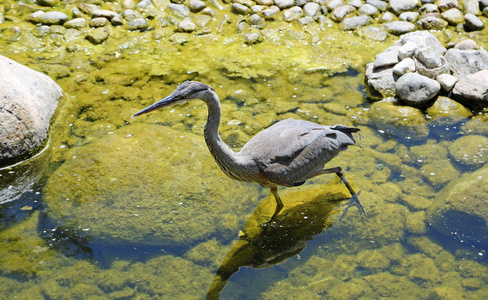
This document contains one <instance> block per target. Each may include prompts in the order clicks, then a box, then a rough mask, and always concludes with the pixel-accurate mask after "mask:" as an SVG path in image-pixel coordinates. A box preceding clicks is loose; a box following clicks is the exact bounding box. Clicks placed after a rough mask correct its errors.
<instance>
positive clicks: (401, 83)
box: [395, 73, 441, 108]
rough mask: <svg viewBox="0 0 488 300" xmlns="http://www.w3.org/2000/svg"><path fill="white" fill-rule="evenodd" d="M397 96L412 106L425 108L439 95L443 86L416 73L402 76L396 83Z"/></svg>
mask: <svg viewBox="0 0 488 300" xmlns="http://www.w3.org/2000/svg"><path fill="white" fill-rule="evenodd" d="M395 89H396V93H397V96H398V97H399V98H400V99H402V100H403V101H404V102H405V103H407V104H408V105H410V106H413V107H417V108H423V107H427V106H428V104H430V100H431V99H432V98H434V97H435V95H437V93H439V91H440V90H441V85H440V84H439V83H438V82H437V81H435V80H433V79H430V78H428V77H425V76H422V75H420V74H416V73H407V74H404V75H402V76H401V77H400V78H399V79H398V80H397V82H396V83H395Z"/></svg>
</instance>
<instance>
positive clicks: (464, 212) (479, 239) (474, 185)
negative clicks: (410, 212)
mask: <svg viewBox="0 0 488 300" xmlns="http://www.w3.org/2000/svg"><path fill="white" fill-rule="evenodd" d="M427 215H428V216H429V218H430V220H429V222H430V223H431V224H432V227H433V228H435V229H436V230H437V231H438V232H440V233H442V234H443V235H445V236H447V237H451V238H453V239H456V240H459V241H462V242H463V243H474V244H481V245H484V246H486V245H488V231H487V230H486V226H487V222H488V168H487V167H484V168H482V169H480V170H478V171H475V172H473V173H467V174H464V175H463V176H462V177H461V178H459V179H458V180H455V181H454V182H451V183H450V184H448V185H447V186H446V187H445V188H444V189H443V190H442V191H441V192H440V193H439V194H438V195H437V197H436V198H435V200H434V202H433V204H432V206H431V207H430V208H429V209H428V211H427ZM469 245H471V244H469Z"/></svg>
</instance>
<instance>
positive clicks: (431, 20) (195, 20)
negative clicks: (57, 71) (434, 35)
mask: <svg viewBox="0 0 488 300" xmlns="http://www.w3.org/2000/svg"><path fill="white" fill-rule="evenodd" d="M56 3H57V1H38V4H40V5H45V6H54V5H56ZM155 3H156V4H155ZM487 5H488V0H482V1H478V0H463V2H462V3H459V1H458V0H439V1H437V2H435V1H434V0H391V1H389V2H387V1H382V0H254V1H253V0H224V2H223V3H222V2H219V1H217V0H210V1H205V2H204V1H201V0H171V3H169V4H167V3H166V4H161V3H157V2H155V1H153V2H151V1H147V0H142V1H139V2H138V3H137V4H136V3H134V2H133V1H123V3H122V5H121V6H114V7H116V8H115V9H114V10H107V9H102V8H100V7H99V6H97V5H94V4H89V3H82V4H78V5H76V6H72V7H68V9H67V10H66V13H65V12H61V11H45V9H44V10H39V11H36V12H34V13H32V14H31V15H30V16H29V20H30V21H31V22H33V23H35V24H39V26H40V28H41V29H40V30H42V28H43V27H45V26H52V25H62V26H64V27H66V28H71V29H82V28H87V27H91V28H94V30H93V31H90V32H89V33H87V39H88V40H89V41H91V42H92V43H94V44H99V43H102V42H103V41H105V40H106V39H107V38H108V37H109V31H108V30H107V29H106V27H107V26H108V25H112V26H126V27H127V28H128V29H129V30H141V31H143V30H148V29H152V28H157V27H165V26H168V25H171V28H172V29H173V30H174V31H176V32H183V33H191V32H196V33H199V32H200V33H201V32H206V31H208V28H206V27H207V25H208V24H209V23H211V22H215V21H216V15H217V14H221V12H222V13H225V12H227V11H230V12H232V13H233V14H234V15H238V16H241V18H244V19H243V20H242V21H244V22H238V23H237V24H236V26H237V29H238V31H240V32H242V33H243V34H244V35H245V36H246V41H247V42H248V43H256V42H260V41H262V40H263V37H262V35H261V34H260V33H259V30H260V29H263V28H265V27H266V24H267V22H270V21H277V20H283V21H286V22H298V23H299V24H303V25H307V24H312V23H320V24H327V25H331V24H332V23H333V22H335V23H338V24H340V26H341V27H342V28H343V29H344V30H356V29H358V30H359V31H358V33H359V34H361V35H364V36H366V37H368V38H371V39H375V40H384V39H385V38H386V36H387V35H388V33H389V34H393V35H401V34H405V33H408V32H412V31H415V30H442V29H445V28H446V27H447V26H454V27H456V29H457V30H458V31H461V30H465V31H476V30H482V29H483V28H484V21H483V18H484V17H483V16H487V15H488V7H487ZM68 11H69V12H68ZM68 15H69V16H68ZM227 18H229V17H228V16H227ZM224 21H225V18H224ZM224 21H222V22H224ZM227 21H229V20H227ZM217 22H220V21H217ZM224 23H225V22H224ZM366 25H368V26H366ZM245 26H250V27H252V29H254V31H253V32H251V31H250V30H245V29H246V28H244V27H245ZM44 30H46V29H45V28H44Z"/></svg>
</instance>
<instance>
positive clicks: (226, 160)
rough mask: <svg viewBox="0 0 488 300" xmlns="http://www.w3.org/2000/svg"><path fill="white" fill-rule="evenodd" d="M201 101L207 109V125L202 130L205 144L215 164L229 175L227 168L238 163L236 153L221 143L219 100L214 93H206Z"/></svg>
mask: <svg viewBox="0 0 488 300" xmlns="http://www.w3.org/2000/svg"><path fill="white" fill-rule="evenodd" d="M202 100H203V101H204V102H205V103H206V104H207V107H208V118H207V124H206V125H205V130H204V136H205V142H206V143H207V146H208V149H209V150H210V153H212V156H213V157H214V159H215V161H216V162H217V164H218V165H219V166H220V168H221V169H222V170H223V171H224V172H225V173H226V174H227V175H229V174H228V171H229V168H232V167H233V166H237V165H238V162H237V156H236V153H235V152H234V151H232V150H231V149H230V148H229V147H228V146H227V145H226V144H225V143H224V141H222V138H221V137H220V134H219V125H220V117H221V115H222V110H221V108H220V101H219V98H218V96H217V94H216V93H215V92H208V93H207V94H206V96H205V97H204V98H203V99H202Z"/></svg>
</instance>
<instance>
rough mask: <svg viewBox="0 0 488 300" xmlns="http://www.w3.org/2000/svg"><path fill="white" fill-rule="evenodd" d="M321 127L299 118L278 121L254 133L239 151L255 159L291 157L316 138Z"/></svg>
mask: <svg viewBox="0 0 488 300" xmlns="http://www.w3.org/2000/svg"><path fill="white" fill-rule="evenodd" d="M323 128H324V126H321V125H318V124H315V123H312V122H307V121H301V120H294V119H287V120H284V121H280V122H278V123H276V124H274V125H272V126H270V127H268V128H267V129H265V130H263V131H261V132H260V133H258V134H257V135H255V136H254V137H253V138H252V139H251V140H249V142H247V143H246V144H245V145H244V147H242V149H241V153H242V154H245V155H250V156H252V157H253V158H254V159H255V160H266V159H269V158H272V157H292V156H293V155H295V154H296V153H297V152H299V151H301V150H303V148H304V147H306V146H307V145H309V144H310V143H311V142H312V141H313V140H314V139H315V138H317V135H318V134H319V132H320V131H321V130H322V129H323ZM314 129H315V130H314Z"/></svg>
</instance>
